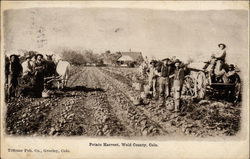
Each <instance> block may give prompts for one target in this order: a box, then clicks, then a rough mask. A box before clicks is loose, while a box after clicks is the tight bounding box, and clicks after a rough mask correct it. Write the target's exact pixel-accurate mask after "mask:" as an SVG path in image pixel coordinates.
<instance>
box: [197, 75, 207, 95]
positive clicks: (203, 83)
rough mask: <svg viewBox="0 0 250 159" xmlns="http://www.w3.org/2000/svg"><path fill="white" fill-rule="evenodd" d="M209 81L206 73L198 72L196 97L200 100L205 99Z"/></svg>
mask: <svg viewBox="0 0 250 159" xmlns="http://www.w3.org/2000/svg"><path fill="white" fill-rule="evenodd" d="M206 87H207V79H206V75H205V73H204V72H198V74H197V79H196V95H197V97H198V98H199V99H203V98H204V97H205V94H206Z"/></svg>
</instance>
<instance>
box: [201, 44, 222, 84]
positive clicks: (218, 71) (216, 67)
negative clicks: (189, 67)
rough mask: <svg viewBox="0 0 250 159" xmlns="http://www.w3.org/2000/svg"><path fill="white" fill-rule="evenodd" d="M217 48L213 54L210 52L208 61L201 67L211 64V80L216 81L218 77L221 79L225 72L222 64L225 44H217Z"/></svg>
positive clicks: (205, 67)
mask: <svg viewBox="0 0 250 159" xmlns="http://www.w3.org/2000/svg"><path fill="white" fill-rule="evenodd" d="M218 48H219V49H218V50H217V51H216V53H215V54H212V56H211V59H210V61H208V62H207V63H206V65H205V66H204V67H203V69H207V68H208V66H209V65H211V67H210V69H209V70H208V71H209V74H210V79H211V82H213V81H214V80H215V81H217V82H218V79H222V77H223V75H224V74H225V73H226V72H225V69H224V68H223V65H224V63H225V59H226V45H225V44H222V43H220V44H218Z"/></svg>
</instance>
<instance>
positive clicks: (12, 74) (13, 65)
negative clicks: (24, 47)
mask: <svg viewBox="0 0 250 159" xmlns="http://www.w3.org/2000/svg"><path fill="white" fill-rule="evenodd" d="M6 69H7V70H6V75H7V76H8V94H7V96H8V99H10V98H11V97H15V96H16V91H17V90H16V89H17V86H18V78H19V77H20V76H21V74H22V65H21V64H20V60H19V57H18V56H17V55H14V54H13V55H11V56H10V62H9V63H8V64H7V66H6Z"/></svg>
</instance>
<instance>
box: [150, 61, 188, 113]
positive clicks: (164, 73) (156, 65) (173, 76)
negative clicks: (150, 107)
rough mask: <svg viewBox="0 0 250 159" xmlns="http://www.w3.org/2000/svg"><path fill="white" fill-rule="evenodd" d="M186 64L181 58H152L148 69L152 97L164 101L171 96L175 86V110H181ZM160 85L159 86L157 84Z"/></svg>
mask: <svg viewBox="0 0 250 159" xmlns="http://www.w3.org/2000/svg"><path fill="white" fill-rule="evenodd" d="M184 66H185V65H184V64H183V63H182V62H181V61H180V60H179V59H169V58H165V59H163V60H162V61H156V60H152V61H151V62H150V63H149V69H148V73H147V76H148V85H149V88H150V89H151V90H152V97H153V98H157V97H158V96H159V97H160V100H161V101H162V102H163V103H162V104H164V102H165V101H166V100H167V98H169V97H171V89H172V87H173V96H174V99H175V102H174V103H175V104H174V105H175V106H174V108H173V111H175V112H179V110H180V97H181V91H182V86H183V82H184V77H185V72H184V71H185V67H184ZM157 85H158V86H157ZM158 88H159V89H158Z"/></svg>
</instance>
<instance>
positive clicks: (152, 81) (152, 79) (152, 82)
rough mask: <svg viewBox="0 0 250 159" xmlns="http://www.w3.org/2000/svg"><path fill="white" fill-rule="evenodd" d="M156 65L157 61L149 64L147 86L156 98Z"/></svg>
mask: <svg viewBox="0 0 250 159" xmlns="http://www.w3.org/2000/svg"><path fill="white" fill-rule="evenodd" d="M156 63H157V61H155V60H152V61H151V62H150V66H149V74H148V84H149V87H150V89H152V90H153V92H152V95H153V96H154V97H156V93H157V92H156V84H157V77H158V73H157V70H156Z"/></svg>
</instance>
